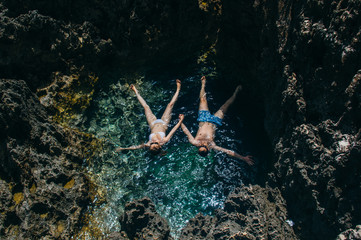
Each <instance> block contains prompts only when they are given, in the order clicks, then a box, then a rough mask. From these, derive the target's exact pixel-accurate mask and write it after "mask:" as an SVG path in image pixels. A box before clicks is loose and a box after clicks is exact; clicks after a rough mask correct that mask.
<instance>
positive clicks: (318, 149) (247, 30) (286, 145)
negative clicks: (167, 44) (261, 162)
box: [217, 0, 361, 239]
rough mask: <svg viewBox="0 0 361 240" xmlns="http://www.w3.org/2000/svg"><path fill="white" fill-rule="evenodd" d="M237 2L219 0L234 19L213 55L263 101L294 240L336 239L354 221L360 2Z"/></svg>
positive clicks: (273, 174) (360, 216) (358, 188)
mask: <svg viewBox="0 0 361 240" xmlns="http://www.w3.org/2000/svg"><path fill="white" fill-rule="evenodd" d="M235 5H236V3H234V2H233V3H230V2H225V3H224V7H223V10H224V11H227V9H228V10H229V11H230V13H231V14H230V15H228V12H227V13H226V12H224V21H225V22H227V23H231V22H232V25H230V24H229V25H230V26H231V27H229V28H230V31H227V29H226V28H225V27H222V29H223V31H222V35H221V36H220V41H219V43H220V44H219V45H218V48H220V49H219V50H217V52H219V53H220V54H221V55H220V56H221V57H222V58H221V59H220V60H221V61H222V65H224V64H226V67H225V70H226V72H227V74H229V73H230V72H231V74H233V75H231V74H229V75H231V77H229V79H232V78H233V79H237V78H238V79H239V80H238V81H240V82H241V83H243V82H244V86H249V89H250V92H254V93H253V94H251V96H256V97H255V100H256V103H257V102H258V101H257V100H260V101H259V102H258V103H259V104H260V105H261V107H260V108H256V109H262V110H263V113H261V114H260V115H264V124H265V128H266V131H267V133H268V136H269V138H270V140H271V143H272V148H273V149H274V154H275V155H274V158H275V159H274V162H273V163H272V165H273V166H270V167H268V169H267V171H268V175H269V183H270V184H271V186H272V187H277V188H279V189H280V190H281V193H282V196H283V197H284V198H285V200H286V201H287V206H288V207H287V209H288V211H289V212H288V213H289V215H290V217H291V218H292V220H293V221H294V222H295V231H296V232H297V234H298V235H299V236H300V237H301V238H303V239H334V238H336V236H337V234H339V233H340V232H342V231H345V230H346V229H349V228H352V227H355V226H356V225H357V224H360V222H361V209H360V208H361V205H360V203H359V202H360V201H359V199H361V195H360V194H361V185H360V182H361V178H360V176H361V174H360V173H361V165H360V161H359V159H361V155H360V149H361V139H360V135H361V130H360V129H361V121H360V119H361V115H360V114H361V101H360V100H361V89H360V81H359V79H360V70H361V69H360V66H361V65H360V63H361V51H360V50H359V49H361V48H360V47H361V46H360V43H361V32H360V26H361V12H360V11H359V9H360V8H361V2H360V1H342V0H340V1H317V0H314V1H300V2H294V1H285V0H283V1H266V0H264V1H254V2H253V3H242V6H243V8H236V7H235ZM241 15H245V16H248V18H247V19H253V20H254V21H255V22H256V24H254V27H253V25H252V24H251V23H249V22H248V21H243V19H241V18H240V17H239V16H241ZM237 29H240V30H239V31H237ZM235 32H236V33H235ZM237 33H239V34H237ZM243 35H244V37H243ZM250 39H254V40H253V41H250ZM226 44H228V46H227V45H226ZM239 46H243V47H242V48H240V50H239V51H235V49H238V48H239ZM229 56H231V57H229ZM249 56H251V57H249ZM255 56H257V57H255ZM247 67H249V68H251V70H250V71H249V72H247V70H246V68H247ZM245 74H246V75H245ZM247 74H248V77H249V79H248V80H246V79H244V76H247ZM257 96H260V97H259V98H258V97H257ZM248 114H253V113H252V112H251V111H250V112H248ZM256 114H259V113H256ZM265 164H266V163H265Z"/></svg>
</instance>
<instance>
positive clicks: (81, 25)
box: [0, 0, 361, 239]
mask: <svg viewBox="0 0 361 240" xmlns="http://www.w3.org/2000/svg"><path fill="white" fill-rule="evenodd" d="M359 9H361V3H360V2H359V1H342V0H339V1H332V2H326V1H317V0H312V1H307V2H294V1H286V0H282V1H277V2H274V1H267V0H256V1H254V2H249V3H248V2H247V3H243V2H239V3H237V2H232V3H231V2H226V1H225V2H222V1H219V0H209V1H198V2H197V1H190V0H187V1H182V3H173V2H172V1H167V0H163V1H161V2H159V1H140V0H139V1H137V0H133V1H130V0H119V1H116V0H114V1H109V2H107V3H106V4H105V3H104V4H100V3H99V2H98V1H87V2H83V1H77V2H76V3H75V2H74V3H70V2H67V1H55V2H46V1H38V2H33V1H28V0H16V1H8V0H5V1H3V2H1V3H0V72H1V75H0V79H1V80H0V94H1V103H0V136H1V137H0V165H1V169H0V189H1V191H0V203H1V204H0V209H1V214H0V236H1V237H4V238H9V239H15V238H18V239H19V238H20V239H21V238H23V239H27V238H32V237H35V238H39V239H49V238H50V239H57V238H59V239H69V238H71V237H74V236H77V234H78V232H79V231H80V229H81V226H82V224H84V214H85V211H86V210H87V209H88V207H89V206H91V205H92V204H94V199H95V195H97V194H98V193H97V191H96V190H94V189H95V188H96V187H95V186H94V185H93V183H92V181H91V180H90V179H89V177H88V176H87V174H86V172H85V170H84V167H83V164H84V162H83V161H84V158H85V157H86V154H88V152H89V149H91V151H92V152H93V153H96V151H97V149H98V148H99V147H100V146H101V144H102V143H101V142H99V141H98V140H96V139H94V138H93V137H92V136H90V135H86V134H84V133H81V132H77V131H76V130H74V129H72V128H70V127H69V126H67V124H66V123H67V122H69V120H72V121H73V120H74V119H75V120H76V117H74V116H75V115H76V116H79V115H80V116H81V114H82V112H83V111H84V109H86V107H87V106H88V105H87V104H89V102H90V101H91V97H92V91H93V89H94V88H95V86H96V83H98V84H99V81H101V76H102V74H103V73H104V72H106V71H107V70H108V69H111V68H114V67H115V66H117V67H119V68H122V67H124V68H128V67H130V66H131V67H132V68H137V67H139V68H140V67H141V66H142V65H147V66H149V67H152V66H157V65H166V64H167V63H168V62H173V63H174V64H176V63H178V62H181V61H183V60H188V61H192V62H196V60H195V59H196V58H197V57H196V56H199V55H200V54H201V53H207V56H205V57H204V59H206V60H207V61H214V62H215V64H216V65H217V67H218V69H219V70H220V71H222V72H224V75H225V76H228V78H227V79H229V80H227V81H228V82H223V83H219V85H221V86H222V89H226V88H227V86H228V85H230V86H231V85H232V84H233V85H235V84H242V85H243V86H244V89H247V94H248V96H249V98H250V99H251V102H252V103H249V105H250V107H249V109H247V110H248V111H249V113H250V114H256V115H257V116H259V117H261V118H262V119H263V122H264V126H265V130H266V132H267V135H268V138H269V139H270V142H271V143H270V144H271V148H272V149H273V154H274V157H273V159H272V162H270V163H260V164H264V165H265V166H267V167H265V168H263V169H264V173H263V175H264V176H265V177H264V178H262V179H259V180H258V182H257V184H254V185H249V186H244V187H242V188H240V189H236V190H235V191H234V192H233V193H231V194H230V195H229V197H228V198H227V200H226V201H225V204H224V209H220V210H218V211H216V212H215V214H214V216H203V215H201V214H199V215H197V216H196V217H195V218H193V219H191V220H189V222H188V224H187V226H186V227H185V228H184V229H183V230H182V231H181V234H180V239H335V238H338V239H360V234H359V232H360V231H359V224H360V223H361V205H360V203H359V202H360V199H361V189H360V188H361V184H360V183H361V174H360V173H361V164H360V159H361V139H360V135H361V130H360V129H361V121H360V119H361V89H360V88H361V84H360V78H361V68H360V63H361V55H360V50H359V49H361V28H360V26H361V14H360V11H359ZM174 46H177V47H174ZM210 49H211V50H210ZM175 58H176V59H175ZM189 59H192V60H189ZM99 79H100V80H99ZM79 89H81V90H82V93H83V95H82V96H81V97H79V94H78V93H79V92H80V90H79ZM84 89H86V90H87V91H85V93H84V91H83V90H84ZM77 91H78V92H77ZM59 93H61V94H59ZM75 96H77V97H79V99H75V100H74V98H75ZM39 98H40V99H39ZM246 104H248V103H246ZM239 107H244V106H239ZM252 108H254V109H257V110H252ZM259 109H261V112H256V111H258V110H259ZM54 116H55V117H54ZM70 122H71V121H70ZM122 223H123V224H122V227H123V231H122V232H121V233H113V234H111V235H109V238H111V239H135V238H137V239H153V238H155V237H157V238H159V239H172V236H170V234H169V227H168V225H167V223H166V221H165V220H164V219H162V218H160V217H159V215H158V214H157V213H156V211H155V208H154V204H153V203H152V202H151V201H150V200H149V199H147V198H145V199H141V200H137V201H134V202H131V203H129V204H128V205H127V206H126V211H125V214H124V216H123V217H122ZM337 236H338V237H337Z"/></svg>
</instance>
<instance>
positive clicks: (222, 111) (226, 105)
mask: <svg viewBox="0 0 361 240" xmlns="http://www.w3.org/2000/svg"><path fill="white" fill-rule="evenodd" d="M241 89H242V86H241V85H238V86H237V88H236V90H235V91H234V93H233V95H232V97H230V98H229V99H228V100H227V101H226V102H225V103H224V104H223V105H222V107H220V109H219V110H218V111H217V112H216V113H215V114H214V116H216V117H219V118H220V119H223V118H224V114H225V113H226V112H227V110H228V108H229V106H230V105H231V104H232V103H233V102H234V100H235V99H236V96H237V93H238V92H239V91H241Z"/></svg>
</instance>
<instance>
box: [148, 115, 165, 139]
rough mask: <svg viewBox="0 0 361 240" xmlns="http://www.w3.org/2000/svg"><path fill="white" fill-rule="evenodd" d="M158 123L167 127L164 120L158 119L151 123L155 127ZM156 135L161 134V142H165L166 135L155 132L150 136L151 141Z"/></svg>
mask: <svg viewBox="0 0 361 240" xmlns="http://www.w3.org/2000/svg"><path fill="white" fill-rule="evenodd" d="M157 123H161V124H163V125H166V124H165V122H164V121H163V120H162V119H156V120H154V121H153V122H152V123H151V126H152V127H153V126H154V124H157ZM156 134H159V136H160V138H161V140H163V138H164V137H165V133H164V132H155V133H151V134H150V135H149V141H152V138H153V136H155V135H156Z"/></svg>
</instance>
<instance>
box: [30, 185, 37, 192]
mask: <svg viewBox="0 0 361 240" xmlns="http://www.w3.org/2000/svg"><path fill="white" fill-rule="evenodd" d="M29 191H30V193H31V194H34V193H35V192H36V185H35V183H33V185H32V186H31V188H30V189H29Z"/></svg>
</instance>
